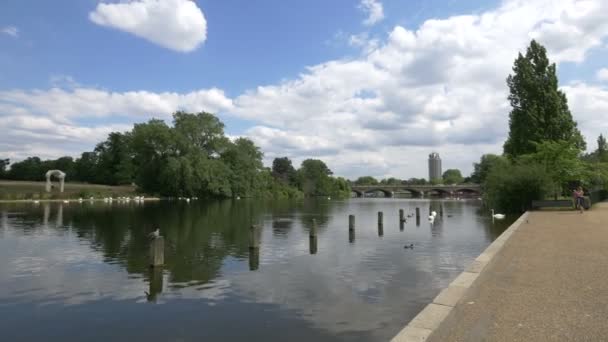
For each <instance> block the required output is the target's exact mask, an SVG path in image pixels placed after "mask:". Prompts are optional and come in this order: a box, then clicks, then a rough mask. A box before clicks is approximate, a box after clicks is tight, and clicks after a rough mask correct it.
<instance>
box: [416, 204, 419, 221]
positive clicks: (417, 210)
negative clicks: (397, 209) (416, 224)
mask: <svg viewBox="0 0 608 342" xmlns="http://www.w3.org/2000/svg"><path fill="white" fill-rule="evenodd" d="M419 219H420V208H418V207H416V220H419Z"/></svg>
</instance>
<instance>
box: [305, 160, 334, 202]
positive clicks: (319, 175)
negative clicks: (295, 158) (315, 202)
mask: <svg viewBox="0 0 608 342" xmlns="http://www.w3.org/2000/svg"><path fill="white" fill-rule="evenodd" d="M331 175H332V172H331V170H330V169H329V168H328V167H327V165H325V163H324V162H323V161H321V160H318V159H306V160H304V161H303V162H302V165H301V166H300V169H299V170H298V180H299V183H300V189H301V190H302V191H303V192H304V195H306V196H328V195H331V193H332V190H333V189H332V180H331V178H330V176H331Z"/></svg>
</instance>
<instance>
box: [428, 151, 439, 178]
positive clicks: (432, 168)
mask: <svg viewBox="0 0 608 342" xmlns="http://www.w3.org/2000/svg"><path fill="white" fill-rule="evenodd" d="M441 175H442V173H441V158H439V153H437V152H433V153H431V154H429V182H430V181H432V180H433V179H440V178H441Z"/></svg>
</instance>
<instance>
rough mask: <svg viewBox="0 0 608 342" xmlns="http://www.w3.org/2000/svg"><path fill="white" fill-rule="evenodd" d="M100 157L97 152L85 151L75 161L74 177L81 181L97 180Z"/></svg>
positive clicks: (92, 181)
mask: <svg viewBox="0 0 608 342" xmlns="http://www.w3.org/2000/svg"><path fill="white" fill-rule="evenodd" d="M98 159H99V158H98V156H97V153H95V152H83V153H82V154H81V155H80V158H78V159H76V162H75V163H74V173H75V175H74V178H75V179H76V180H79V181H81V182H88V183H94V182H95V181H96V180H97V178H96V174H97V162H98Z"/></svg>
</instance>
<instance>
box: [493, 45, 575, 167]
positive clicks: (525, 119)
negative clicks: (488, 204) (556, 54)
mask: <svg viewBox="0 0 608 342" xmlns="http://www.w3.org/2000/svg"><path fill="white" fill-rule="evenodd" d="M507 84H508V86H509V90H510V95H509V101H510V103H511V107H512V110H511V113H510V114H509V136H508V138H507V141H506V142H505V144H504V153H505V154H507V155H509V156H511V157H513V158H516V157H518V156H521V155H524V154H528V153H534V152H536V145H535V143H541V142H543V141H568V142H569V143H571V144H572V145H573V146H575V147H576V148H577V149H579V150H584V149H585V141H584V139H583V137H582V135H581V133H580V132H579V130H578V128H577V125H576V122H575V121H574V120H573V119H572V114H571V113H570V110H569V109H568V102H567V99H566V95H565V94H564V93H563V92H562V91H560V90H559V88H558V87H559V85H558V80H557V74H556V68H555V63H550V62H549V59H548V58H547V51H546V49H545V48H544V47H543V46H542V45H540V44H539V43H537V42H536V41H534V40H532V42H531V43H530V46H529V47H528V49H527V51H526V55H525V56H523V55H522V54H521V53H520V54H519V56H518V57H517V59H516V60H515V63H514V66H513V75H509V77H508V78H507Z"/></svg>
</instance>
